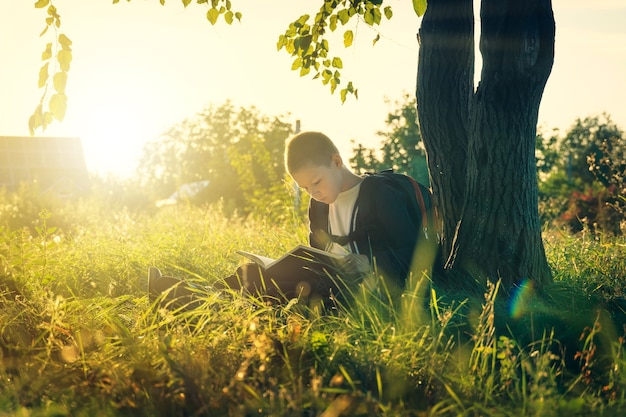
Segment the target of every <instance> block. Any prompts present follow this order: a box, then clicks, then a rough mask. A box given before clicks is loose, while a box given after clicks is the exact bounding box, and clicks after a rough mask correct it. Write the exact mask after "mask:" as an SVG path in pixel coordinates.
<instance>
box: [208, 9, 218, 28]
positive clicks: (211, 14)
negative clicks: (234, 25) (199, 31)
mask: <svg viewBox="0 0 626 417" xmlns="http://www.w3.org/2000/svg"><path fill="white" fill-rule="evenodd" d="M219 15H220V12H219V11H218V10H217V9H216V8H215V7H213V8H210V9H209V11H208V12H206V18H207V19H208V20H209V22H211V24H212V25H214V24H215V23H216V22H217V18H218V17H219Z"/></svg>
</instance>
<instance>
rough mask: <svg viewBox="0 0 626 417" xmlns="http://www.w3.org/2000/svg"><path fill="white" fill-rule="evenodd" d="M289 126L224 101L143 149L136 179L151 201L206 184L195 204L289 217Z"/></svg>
mask: <svg viewBox="0 0 626 417" xmlns="http://www.w3.org/2000/svg"><path fill="white" fill-rule="evenodd" d="M291 129H292V128H291V124H289V123H287V122H286V121H284V120H283V118H282V117H280V116H277V117H269V116H265V115H263V114H261V113H260V112H259V111H258V110H257V109H256V108H255V107H249V108H235V106H234V105H233V104H232V103H231V102H230V101H227V102H226V103H224V104H222V105H220V106H213V105H212V106H209V107H208V108H206V109H204V110H203V111H201V112H200V113H198V114H197V115H195V116H194V117H191V118H188V119H186V120H184V121H183V122H181V123H179V124H178V125H176V126H174V127H172V128H171V129H169V130H168V131H167V132H166V133H164V134H163V135H162V136H161V137H159V138H157V139H156V140H153V141H151V142H149V143H148V144H147V145H146V146H145V147H144V152H143V156H142V158H141V160H140V162H139V166H138V170H137V177H138V179H139V180H140V181H141V183H142V184H143V186H144V187H146V188H147V189H149V190H151V191H152V192H153V197H155V198H165V197H167V196H169V195H171V194H172V193H174V192H175V191H176V190H178V189H179V188H180V187H181V186H182V185H184V184H187V183H192V182H197V181H208V186H206V187H205V188H204V189H203V190H202V191H200V192H199V193H197V194H196V195H195V196H193V197H191V202H193V203H196V204H198V203H214V202H217V201H220V200H221V201H223V203H224V207H225V208H226V209H227V211H228V212H231V213H232V212H235V211H238V212H239V213H242V214H249V213H256V214H257V215H260V216H264V215H268V214H270V213H274V214H275V213H276V211H274V210H273V209H272V208H276V207H281V208H282V214H280V216H281V217H284V216H288V213H289V210H290V209H292V207H293V196H292V194H293V188H294V187H293V185H292V184H291V183H290V182H289V180H287V179H286V174H285V168H284V163H283V153H284V149H285V140H286V139H287V137H288V136H289V134H290V133H291V131H292V130H291Z"/></svg>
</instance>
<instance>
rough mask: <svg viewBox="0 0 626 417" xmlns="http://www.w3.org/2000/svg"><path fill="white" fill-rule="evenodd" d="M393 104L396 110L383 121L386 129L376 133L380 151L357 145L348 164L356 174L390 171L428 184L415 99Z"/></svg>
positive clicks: (424, 153)
mask: <svg viewBox="0 0 626 417" xmlns="http://www.w3.org/2000/svg"><path fill="white" fill-rule="evenodd" d="M393 104H394V106H395V107H394V108H393V109H392V112H391V113H389V114H388V115H387V119H386V120H385V124H386V126H387V130H386V131H379V132H377V133H376V134H377V135H378V136H379V137H380V138H382V142H381V146H380V148H379V149H373V148H366V147H364V146H363V145H362V144H360V143H358V144H357V146H356V147H355V148H353V149H352V151H353V152H354V156H353V157H352V158H350V164H351V165H352V168H353V169H354V170H355V172H357V173H364V172H376V171H380V170H383V169H388V168H393V169H394V170H395V171H397V172H401V173H404V174H407V175H410V176H412V177H413V178H415V179H416V180H418V181H419V182H421V183H422V184H425V185H428V183H429V180H428V166H427V164H426V152H425V151H424V145H423V143H422V137H421V135H420V131H419V125H418V123H417V106H416V102H415V97H411V96H409V95H408V94H404V95H403V96H402V99H401V100H397V101H395V102H394V103H393Z"/></svg>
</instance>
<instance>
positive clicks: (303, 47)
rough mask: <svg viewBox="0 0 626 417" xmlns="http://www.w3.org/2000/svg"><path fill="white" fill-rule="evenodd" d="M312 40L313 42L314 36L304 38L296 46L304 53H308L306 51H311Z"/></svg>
mask: <svg viewBox="0 0 626 417" xmlns="http://www.w3.org/2000/svg"><path fill="white" fill-rule="evenodd" d="M312 40H313V36H312V35H307V36H303V37H301V38H300V39H297V40H296V45H297V47H298V48H300V49H301V50H302V52H303V53H306V51H308V50H309V46H311V41H312ZM298 41H299V42H298Z"/></svg>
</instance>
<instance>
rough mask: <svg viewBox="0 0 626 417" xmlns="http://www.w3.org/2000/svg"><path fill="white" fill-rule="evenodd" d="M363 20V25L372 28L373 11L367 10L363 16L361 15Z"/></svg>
mask: <svg viewBox="0 0 626 417" xmlns="http://www.w3.org/2000/svg"><path fill="white" fill-rule="evenodd" d="M363 19H364V20H365V23H367V24H368V25H370V26H374V13H373V10H367V11H366V12H365V14H364V15H363Z"/></svg>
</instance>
